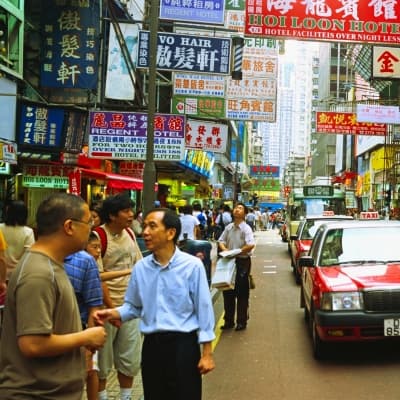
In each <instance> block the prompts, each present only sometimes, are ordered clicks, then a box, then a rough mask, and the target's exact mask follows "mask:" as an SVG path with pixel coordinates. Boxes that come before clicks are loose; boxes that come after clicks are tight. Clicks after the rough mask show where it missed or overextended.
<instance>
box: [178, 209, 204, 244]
mask: <svg viewBox="0 0 400 400" xmlns="http://www.w3.org/2000/svg"><path fill="white" fill-rule="evenodd" d="M192 213H193V207H192V206H183V207H182V215H181V216H180V217H179V219H180V220H181V225H182V230H181V234H180V235H179V238H178V240H179V241H181V240H185V239H191V240H196V239H198V238H199V237H200V221H199V220H198V219H197V218H196V217H195V216H194V215H192Z"/></svg>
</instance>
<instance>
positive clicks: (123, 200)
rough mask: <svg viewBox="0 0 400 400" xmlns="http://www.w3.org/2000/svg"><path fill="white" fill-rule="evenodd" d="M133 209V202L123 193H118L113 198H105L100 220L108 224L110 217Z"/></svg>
mask: <svg viewBox="0 0 400 400" xmlns="http://www.w3.org/2000/svg"><path fill="white" fill-rule="evenodd" d="M134 207H135V203H134V201H133V200H132V199H131V198H130V197H129V196H128V195H127V194H125V193H118V194H116V195H114V196H110V197H107V198H106V199H105V200H104V201H103V205H102V208H101V214H100V215H101V219H102V220H103V221H104V222H110V221H111V218H110V215H114V216H116V215H117V214H118V212H119V211H121V210H125V209H127V208H131V209H133V208H134Z"/></svg>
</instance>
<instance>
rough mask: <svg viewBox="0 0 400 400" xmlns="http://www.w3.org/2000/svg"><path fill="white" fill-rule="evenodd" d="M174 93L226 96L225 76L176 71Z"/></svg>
mask: <svg viewBox="0 0 400 400" xmlns="http://www.w3.org/2000/svg"><path fill="white" fill-rule="evenodd" d="M174 94H180V95H189V96H212V97H224V96H225V77H223V76H221V75H203V74H187V73H182V72H175V73H174Z"/></svg>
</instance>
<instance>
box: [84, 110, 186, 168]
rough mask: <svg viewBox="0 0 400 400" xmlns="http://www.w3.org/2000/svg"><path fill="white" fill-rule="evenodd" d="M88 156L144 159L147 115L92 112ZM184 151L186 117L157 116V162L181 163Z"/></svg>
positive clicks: (155, 127)
mask: <svg viewBox="0 0 400 400" xmlns="http://www.w3.org/2000/svg"><path fill="white" fill-rule="evenodd" d="M89 121H90V126H89V156H90V157H94V158H109V159H114V160H126V159H130V160H131V159H132V160H145V159H146V146H147V114H143V113H128V112H112V111H111V112H106V111H104V112H103V111H92V112H90V113H89ZM184 151H185V117H183V116H180V115H169V114H157V115H156V116H155V117H154V159H155V160H160V161H180V160H182V159H183V157H184Z"/></svg>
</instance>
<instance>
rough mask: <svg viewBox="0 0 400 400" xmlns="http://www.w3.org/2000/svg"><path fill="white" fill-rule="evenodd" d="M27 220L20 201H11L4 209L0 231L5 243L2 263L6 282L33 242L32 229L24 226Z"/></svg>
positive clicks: (26, 209)
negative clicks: (5, 272) (4, 267)
mask: <svg viewBox="0 0 400 400" xmlns="http://www.w3.org/2000/svg"><path fill="white" fill-rule="evenodd" d="M27 219H28V208H27V207H26V205H25V203H24V202H23V201H20V200H15V201H12V202H11V203H10V204H9V205H8V206H7V208H6V214H5V219H4V223H1V224H0V231H1V232H2V233H3V236H4V239H5V241H6V243H7V248H6V249H5V252H4V262H5V263H6V268H7V280H8V279H10V275H11V273H12V272H13V271H14V269H15V267H16V266H17V264H18V262H19V260H20V259H21V258H22V256H23V254H24V253H25V250H26V249H29V247H31V246H32V244H33V243H34V242H35V236H34V234H33V229H32V228H30V227H29V226H26V221H27Z"/></svg>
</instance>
